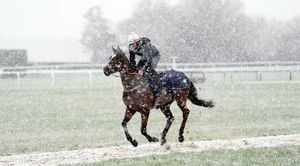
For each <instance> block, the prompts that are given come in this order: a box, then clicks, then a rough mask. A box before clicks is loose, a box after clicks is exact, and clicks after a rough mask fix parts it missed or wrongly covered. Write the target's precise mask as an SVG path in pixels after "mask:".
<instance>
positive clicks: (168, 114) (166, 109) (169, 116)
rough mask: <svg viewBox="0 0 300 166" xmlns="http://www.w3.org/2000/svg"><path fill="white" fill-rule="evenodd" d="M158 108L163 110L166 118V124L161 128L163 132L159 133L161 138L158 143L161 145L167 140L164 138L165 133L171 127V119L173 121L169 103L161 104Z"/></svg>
mask: <svg viewBox="0 0 300 166" xmlns="http://www.w3.org/2000/svg"><path fill="white" fill-rule="evenodd" d="M160 110H161V111H162V112H163V114H164V115H165V116H166V118H167V124H166V126H165V128H164V130H163V132H162V133H161V140H160V144H161V145H163V144H165V143H166V142H167V140H166V136H167V133H168V131H169V128H170V127H171V125H172V123H173V121H174V116H173V114H172V112H171V110H170V105H167V106H162V107H160Z"/></svg>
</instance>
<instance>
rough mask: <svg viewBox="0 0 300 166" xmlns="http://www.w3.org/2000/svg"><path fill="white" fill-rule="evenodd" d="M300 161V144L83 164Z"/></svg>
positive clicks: (290, 164) (275, 163) (177, 164)
mask: <svg viewBox="0 0 300 166" xmlns="http://www.w3.org/2000/svg"><path fill="white" fill-rule="evenodd" d="M299 164H300V146H295V147H277V148H257V149H243V150H215V151H205V152H201V153H171V154H169V155H153V156H148V157H140V158H126V159H112V160H107V161H102V162H99V163H91V164H80V165H82V166H83V165H84V166H90V165H93V166H97V165H110V166H114V165H118V166H121V165H124V166H125V165H131V166H135V165H136V166H140V165H161V166H165V165H172V166H181V165H189V166H190V165H197V166H198V165H247V166H252V165H262V166H265V165H288V166H293V165H294V166H296V165H299Z"/></svg>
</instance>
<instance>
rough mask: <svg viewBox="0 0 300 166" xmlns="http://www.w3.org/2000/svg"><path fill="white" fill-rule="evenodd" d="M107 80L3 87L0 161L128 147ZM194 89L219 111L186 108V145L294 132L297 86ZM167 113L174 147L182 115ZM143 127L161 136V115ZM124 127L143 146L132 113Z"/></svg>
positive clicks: (116, 87)
mask: <svg viewBox="0 0 300 166" xmlns="http://www.w3.org/2000/svg"><path fill="white" fill-rule="evenodd" d="M105 79H107V81H105V80H104V79H103V78H101V79H99V80H97V81H98V84H96V87H94V88H92V89H90V88H88V87H81V88H76V87H72V86H70V87H65V86H59V85H57V87H48V88H47V87H39V86H37V87H29V85H32V84H31V83H30V80H27V81H28V82H27V83H26V84H27V85H28V87H27V88H21V89H16V88H12V87H10V88H6V87H9V86H8V84H9V82H1V83H0V84H1V85H2V86H1V88H0V102H1V104H0V124H1V126H0V134H1V137H0V143H1V144H0V155H10V154H21V153H29V152H43V151H59V150H74V149H82V148H97V147H105V146H112V145H124V144H125V145H127V144H128V142H127V141H126V140H125V137H124V135H123V131H122V128H121V125H120V123H121V120H122V118H123V114H124V106H123V104H122V102H121V91H122V88H121V85H120V82H119V80H118V79H117V78H105ZM31 81H32V80H31ZM57 81H58V82H59V80H57ZM97 81H96V82H97ZM70 83H72V81H71V82H69V84H70ZM63 84H64V85H65V84H67V83H66V81H65V82H63ZM77 85H81V84H80V83H77ZM200 86H201V88H202V89H201V91H200V92H199V95H200V97H201V98H205V99H214V100H215V101H216V103H217V107H216V108H214V109H204V108H201V107H196V106H193V105H191V104H189V107H190V109H191V113H190V117H189V120H188V122H187V125H186V133H185V138H186V140H187V141H189V140H191V141H193V140H212V139H228V138H242V137H254V136H264V135H280V134H294V133H300V112H299V110H300V102H299V98H300V84H271V85H270V84H267V85H264V84H254V85H252V84H249V85H247V84H243V85H241V84H209V82H208V83H206V84H204V85H198V87H200ZM173 113H174V116H175V122H174V124H173V126H172V127H171V129H170V131H169V134H168V136H167V139H168V140H169V141H172V142H175V141H177V135H178V129H179V125H180V121H181V113H180V111H179V110H178V109H177V107H176V106H174V107H173ZM148 124H149V127H148V131H149V133H150V134H152V135H155V136H159V135H160V132H161V130H162V128H163V126H164V125H165V119H164V116H163V115H162V113H161V112H160V111H159V110H153V111H152V113H151V115H150V119H149V123H148ZM128 128H129V131H130V132H131V134H132V135H133V136H134V137H135V138H136V139H137V140H138V141H139V143H140V144H143V143H146V140H145V138H144V137H143V136H141V134H140V129H139V128H140V116H139V115H138V114H137V115H135V117H134V118H133V119H132V121H130V123H129V126H128Z"/></svg>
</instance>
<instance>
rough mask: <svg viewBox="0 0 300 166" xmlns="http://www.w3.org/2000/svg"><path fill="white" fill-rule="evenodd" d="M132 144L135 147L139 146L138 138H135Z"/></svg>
mask: <svg viewBox="0 0 300 166" xmlns="http://www.w3.org/2000/svg"><path fill="white" fill-rule="evenodd" d="M131 144H132V145H133V146H134V147H137V146H138V143H137V142H136V140H135V139H134V140H133V141H132V142H131Z"/></svg>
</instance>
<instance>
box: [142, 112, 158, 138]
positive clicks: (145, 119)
mask: <svg viewBox="0 0 300 166" xmlns="http://www.w3.org/2000/svg"><path fill="white" fill-rule="evenodd" d="M149 111H150V110H143V111H142V112H141V118H142V125H141V133H142V135H144V136H145V137H146V138H147V140H148V141H149V142H158V141H159V140H158V138H156V137H151V136H150V135H148V133H147V124H148V118H149Z"/></svg>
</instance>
